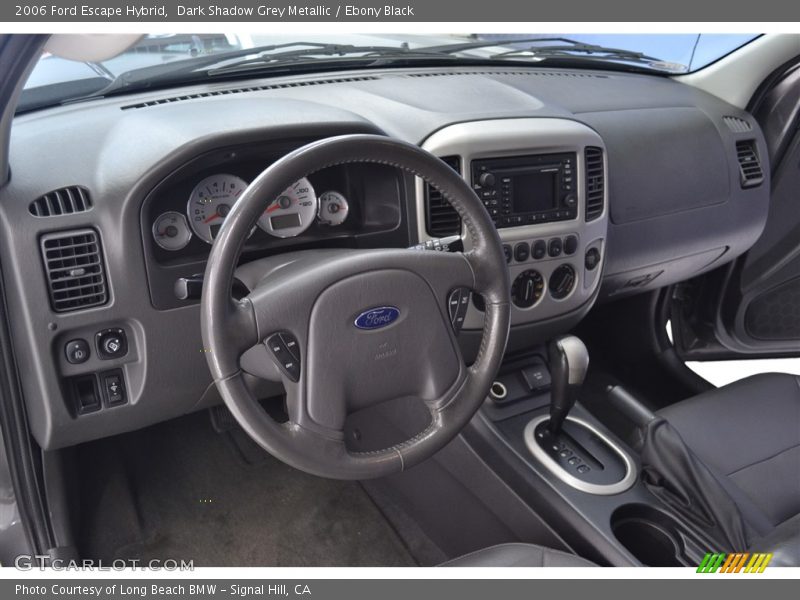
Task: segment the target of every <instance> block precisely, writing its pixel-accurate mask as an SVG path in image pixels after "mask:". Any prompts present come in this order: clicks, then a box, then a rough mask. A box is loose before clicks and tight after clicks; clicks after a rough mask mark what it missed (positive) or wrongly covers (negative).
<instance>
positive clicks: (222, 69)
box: [206, 42, 453, 77]
mask: <svg viewBox="0 0 800 600" xmlns="http://www.w3.org/2000/svg"><path fill="white" fill-rule="evenodd" d="M298 46H302V48H297V47H298ZM282 48H297V49H296V50H282V51H281V52H275V50H281V49H282ZM315 57H325V58H330V57H339V58H345V57H355V58H358V59H362V60H366V61H370V62H372V61H373V59H376V60H377V59H381V58H391V59H401V58H403V59H404V58H439V59H441V58H445V59H447V58H453V57H452V56H450V55H449V54H447V53H442V52H439V51H436V50H427V49H425V48H418V49H411V48H410V47H409V45H408V43H406V42H403V43H402V44H401V45H400V46H355V45H352V44H318V43H311V42H293V43H286V44H275V45H273V46H265V47H262V48H260V49H259V50H258V52H257V53H255V54H251V55H250V56H247V57H245V58H243V59H237V60H233V61H227V60H225V58H223V60H222V61H220V62H219V63H218V64H219V66H215V67H212V68H210V69H208V70H206V74H207V75H209V76H210V77H213V76H215V75H228V74H231V73H240V72H244V71H250V70H256V69H262V68H264V67H271V66H274V65H279V64H286V63H288V62H294V61H300V60H306V59H309V58H315ZM226 62H227V64H224V63H226Z"/></svg>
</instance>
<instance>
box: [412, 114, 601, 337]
mask: <svg viewBox="0 0 800 600" xmlns="http://www.w3.org/2000/svg"><path fill="white" fill-rule="evenodd" d="M422 147H423V148H425V149H426V150H428V151H430V152H432V153H433V154H435V155H436V156H439V157H442V158H443V159H445V160H446V161H447V162H448V164H451V166H453V168H457V169H458V170H459V172H460V173H461V175H462V176H463V177H464V179H466V180H467V181H468V182H469V183H470V185H471V186H472V188H473V190H474V191H475V193H476V194H477V195H478V197H479V198H480V199H481V201H482V202H483V204H484V206H485V207H486V210H487V212H488V213H489V216H490V217H491V218H492V220H493V221H494V223H495V226H496V227H497V229H498V233H499V235H500V239H501V240H502V241H503V249H504V250H505V254H506V262H507V264H508V270H509V275H510V280H511V282H512V287H511V290H510V292H511V298H512V303H513V305H512V311H511V324H512V326H518V327H520V326H525V325H532V324H537V325H541V324H543V323H547V322H552V321H554V320H556V319H558V320H560V321H561V322H560V325H559V327H560V328H561V329H562V330H566V329H568V328H569V326H570V325H571V324H574V322H577V320H578V319H580V318H581V317H582V316H583V314H585V312H586V311H587V310H588V309H589V307H590V306H591V303H592V301H593V300H594V298H595V297H596V295H597V291H598V287H599V284H600V279H601V277H600V274H601V271H602V264H603V261H604V258H605V247H606V233H607V226H608V217H607V215H608V210H607V206H608V201H607V186H606V183H605V182H606V180H607V169H606V165H605V162H606V161H605V146H604V144H603V140H602V139H601V138H600V136H599V135H598V134H597V133H596V132H595V131H594V130H592V129H590V128H589V127H587V126H585V125H582V124H580V123H577V122H575V121H571V120H567V119H553V118H541V119H531V118H523V119H500V120H493V121H474V122H468V123H459V124H456V125H451V126H449V127H446V128H444V129H441V130H439V131H437V132H436V133H435V134H433V135H432V136H431V137H429V138H428V139H427V140H425V142H424V143H423V144H422ZM417 185H418V187H417V215H419V216H420V218H419V220H418V231H417V234H418V238H419V242H420V243H424V242H426V241H429V240H433V239H435V238H437V237H443V235H442V232H441V227H440V224H441V223H442V222H443V219H444V218H446V217H454V218H455V221H454V222H455V224H456V228H457V230H456V231H448V232H447V233H448V234H452V233H459V232H461V233H462V235H464V232H463V231H461V228H460V227H458V223H459V221H458V217H457V215H455V214H454V213H453V214H448V213H447V212H446V211H447V209H448V207H447V206H441V205H438V204H437V205H435V206H434V205H433V203H435V202H436V198H435V197H434V196H433V195H432V194H431V190H430V189H428V188H426V186H425V185H424V184H423V183H422V182H421V181H418V184H417ZM464 238H465V239H464V244H465V246H466V247H467V248H468V247H469V236H466V235H464ZM482 327H483V306H482V303H481V299H480V297H478V296H476V295H473V300H472V302H471V306H470V307H469V309H468V310H467V313H466V315H465V317H464V321H463V325H462V331H464V332H467V333H469V332H470V331H473V332H477V331H479V330H480V329H481V328H482ZM512 337H513V331H512ZM528 337H529V336H528ZM528 341H530V339H529V340H528ZM511 345H512V346H513V343H512V344H511Z"/></svg>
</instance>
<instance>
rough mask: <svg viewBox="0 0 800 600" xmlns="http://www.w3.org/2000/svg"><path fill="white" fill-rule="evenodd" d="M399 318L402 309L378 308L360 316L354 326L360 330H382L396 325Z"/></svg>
mask: <svg viewBox="0 0 800 600" xmlns="http://www.w3.org/2000/svg"><path fill="white" fill-rule="evenodd" d="M399 316H400V309H398V308H396V307H394V306H376V307H375V308H370V309H369V310H365V311H364V312H362V313H361V314H360V315H358V316H357V317H356V320H355V322H354V325H355V326H356V327H358V328H359V329H380V328H381V327H386V326H387V325H391V324H392V323H394V322H395V321H396V320H397V318H398V317H399Z"/></svg>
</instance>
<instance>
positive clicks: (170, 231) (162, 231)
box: [153, 210, 192, 251]
mask: <svg viewBox="0 0 800 600" xmlns="http://www.w3.org/2000/svg"><path fill="white" fill-rule="evenodd" d="M153 239H154V240H155V241H156V244H158V245H159V246H161V247H162V248H163V249H164V250H172V251H174V250H180V249H181V248H185V247H186V244H188V243H189V240H190V239H192V232H191V231H190V230H189V224H188V223H187V222H186V216H185V215H182V214H181V213H179V212H175V211H174V210H173V211H169V212H165V213H164V214H162V215H159V216H158V218H157V219H156V222H155V223H153Z"/></svg>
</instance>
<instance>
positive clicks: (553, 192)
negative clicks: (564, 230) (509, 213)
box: [513, 169, 558, 213]
mask: <svg viewBox="0 0 800 600" xmlns="http://www.w3.org/2000/svg"><path fill="white" fill-rule="evenodd" d="M513 181H514V188H513V189H514V192H513V194H514V199H513V203H514V213H532V212H539V211H543V210H550V209H553V208H556V206H558V171H557V170H555V169H554V170H552V171H531V172H528V173H525V174H517V175H514V176H513Z"/></svg>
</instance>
